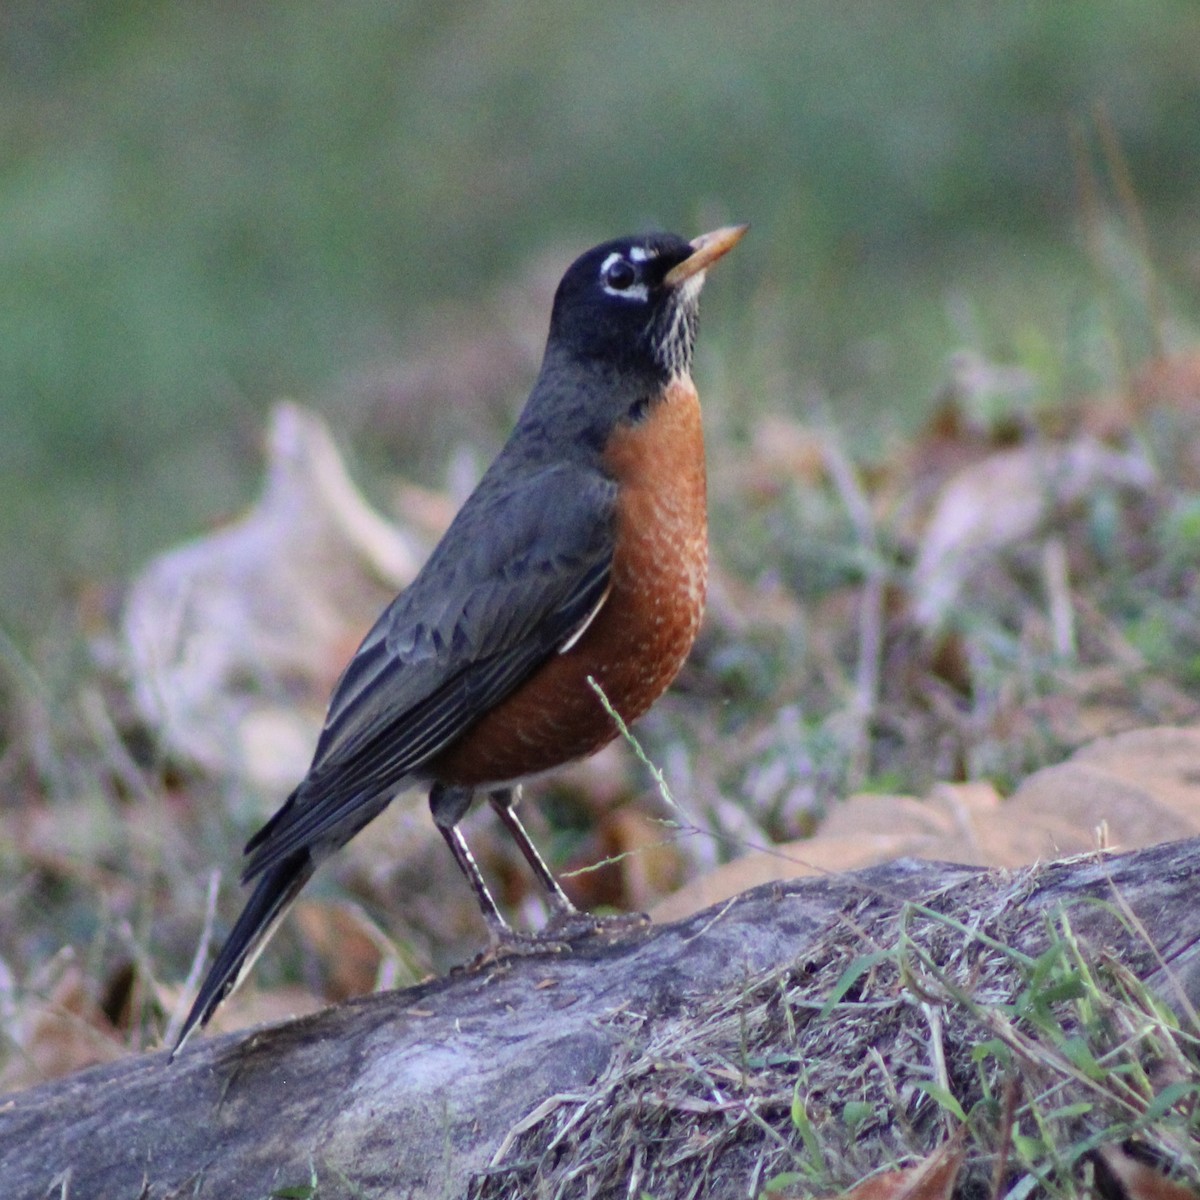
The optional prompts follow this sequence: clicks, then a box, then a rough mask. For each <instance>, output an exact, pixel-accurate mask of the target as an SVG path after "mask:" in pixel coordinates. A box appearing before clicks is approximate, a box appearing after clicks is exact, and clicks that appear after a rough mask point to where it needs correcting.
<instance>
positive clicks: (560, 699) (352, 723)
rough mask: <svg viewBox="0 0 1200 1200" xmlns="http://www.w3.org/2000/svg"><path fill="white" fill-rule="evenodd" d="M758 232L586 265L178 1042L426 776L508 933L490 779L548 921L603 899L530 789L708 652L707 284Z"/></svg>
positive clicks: (338, 725)
mask: <svg viewBox="0 0 1200 1200" xmlns="http://www.w3.org/2000/svg"><path fill="white" fill-rule="evenodd" d="M748 228H749V226H747V225H730V226H724V227H722V228H719V229H715V230H713V231H712V232H710V233H705V234H702V235H700V236H699V237H696V238H693V239H691V240H687V239H685V238H683V237H681V236H679V235H677V234H670V233H647V234H642V235H639V236H633V237H624V238H618V239H615V240H612V241H607V242H604V243H602V244H601V245H598V246H595V247H593V248H592V249H591V250H588V251H586V252H585V253H584V254H582V255H580V257H579V258H577V259H576V260H575V261H574V262H573V263H572V264H571V265H570V267H568V269H567V271H566V272H565V274H564V275H563V277H562V280H561V281H560V283H559V285H558V288H557V290H556V292H555V295H554V301H553V305H552V308H551V315H550V328H549V334H548V336H547V339H546V346H545V351H544V355H543V359H542V364H541V367H540V369H539V371H538V374H537V377H536V380H535V382H534V385H533V389H532V391H531V392H530V395H529V398H528V400H527V401H526V403H525V405H524V407H523V409H522V410H521V412H520V415H519V416H518V418H517V421H516V424H515V426H514V427H513V430H512V433H511V434H510V436H509V438H508V440H507V441H506V442H505V444H504V446H503V447H502V448H501V450H500V452H499V454H498V455H497V457H496V458H495V460H494V461H493V462H492V464H491V465H490V466H489V467H488V469H487V470H486V471H485V472H484V474H483V476H482V477H481V479H480V481H479V483H478V485H477V486H476V487H475V489H474V491H473V492H472V493H471V494H470V496H469V497H468V498H467V500H466V501H465V502H464V503H463V505H462V507H461V509H459V511H458V513H457V515H456V516H455V518H454V519H453V521H452V522H451V524H450V525H449V527H448V528H447V530H446V532H445V534H444V535H443V536H442V538H441V540H440V541H439V542H438V544H437V545H436V546H435V548H434V549H433V551H432V553H431V554H430V556H429V558H428V560H427V561H426V563H425V565H424V566H423V567H422V568H421V570H420V571H419V572H418V574H417V575H416V577H415V578H414V579H413V581H412V582H411V583H410V584H409V586H408V587H407V588H406V589H405V590H404V591H402V592H401V593H400V595H399V596H397V597H396V599H395V600H393V601H392V603H391V604H390V605H389V606H388V607H387V608H386V609H385V610H384V612H383V613H382V615H381V616H380V617H379V619H378V621H377V622H376V623H375V625H374V626H373V627H372V629H371V630H370V632H368V633H367V635H366V637H365V638H364V640H363V642H362V644H361V646H360V647H359V648H358V650H357V651H356V652H355V654H354V656H353V657H352V658H351V659H350V661H349V663H348V664H347V666H346V668H345V670H344V671H343V673H342V675H341V677H340V679H339V680H338V682H337V684H336V685H335V687H334V690H333V694H332V697H331V699H330V703H329V708H328V712H327V715H326V719H325V723H324V727H323V729H322V732H321V734H320V736H319V738H318V741H317V746H316V750H315V752H314V754H313V759H312V763H311V765H310V766H309V768H308V771H307V772H306V774H305V775H304V778H303V779H302V780H301V782H300V783H299V785H298V786H297V787H296V788H295V790H294V791H293V792H292V793H291V795H290V796H288V798H287V800H286V801H285V802H284V803H283V805H282V806H281V807H280V808H279V810H278V811H277V812H276V813H275V814H274V816H272V817H271V818H270V819H269V820H268V821H267V822H266V824H265V825H264V826H263V827H262V828H261V829H260V830H259V831H258V832H257V833H256V834H255V835H254V836H253V837H252V838H251V839H250V841H249V842H248V843H247V845H246V848H245V859H244V871H243V874H242V882H243V884H244V885H245V884H251V883H253V884H254V890H253V892H252V893H251V894H250V897H249V899H248V900H247V901H246V903H245V906H244V908H243V909H242V911H241V914H240V916H239V917H238V918H237V920H236V922H235V923H234V926H233V929H232V930H231V931H230V933H229V935H228V937H227V939H226V940H225V942H224V944H223V945H222V947H221V949H220V950H219V951H218V953H217V956H216V959H215V961H214V962H213V965H212V967H211V968H210V969H209V971H208V973H207V975H206V976H205V978H204V980H203V982H202V984H201V986H200V989H199V991H198V993H197V995H196V998H195V1001H194V1003H193V1005H192V1007H191V1010H190V1012H189V1013H188V1016H187V1018H186V1020H185V1021H184V1023H183V1025H182V1026H181V1029H180V1033H179V1036H178V1038H177V1040H176V1042H175V1046H174V1049H173V1050H172V1051H171V1057H172V1058H174V1056H175V1055H176V1054H177V1053H178V1052H179V1051H180V1050H181V1049H182V1047H183V1045H184V1043H185V1042H186V1041H187V1040H188V1038H189V1037H190V1036H191V1035H192V1034H193V1033H194V1032H195V1031H196V1030H197V1029H198V1028H203V1026H205V1025H206V1024H207V1023H208V1021H209V1019H210V1018H211V1017H212V1015H213V1013H214V1012H215V1011H216V1010H217V1008H218V1007H219V1006H220V1004H221V1003H222V1002H223V1001H224V1000H225V999H226V998H227V997H228V996H229V995H230V993H231V992H233V990H234V989H235V988H236V987H237V986H238V984H239V983H240V982H241V980H242V979H243V978H244V977H245V975H246V974H247V972H248V971H249V970H250V968H251V967H252V966H253V964H254V962H255V960H256V959H257V956H258V954H259V953H260V952H261V950H262V949H263V947H264V946H265V945H266V943H267V941H268V940H269V939H270V937H271V935H272V934H273V933H274V931H275V929H276V928H277V927H278V925H279V923H280V921H281V920H282V919H283V918H284V916H285V915H286V914H287V912H288V909H289V908H290V907H291V905H292V903H293V902H294V901H295V899H296V897H297V896H298V895H299V893H300V891H301V889H302V888H303V887H304V885H305V884H306V883H307V882H308V880H309V879H310V878H311V877H312V874H313V872H314V871H315V870H316V868H317V866H318V865H319V864H320V863H321V862H322V861H323V860H324V859H326V858H328V857H329V855H331V854H332V853H333V852H334V851H336V850H338V849H340V848H341V847H342V846H344V845H345V844H346V843H347V842H348V841H350V839H351V838H352V837H354V836H355V835H356V834H357V833H358V832H359V831H360V830H362V829H363V828H364V827H365V826H366V825H368V824H369V823H370V822H371V821H372V820H373V819H374V818H375V817H377V816H378V815H379V814H380V813H381V812H382V811H383V810H384V809H385V808H386V807H387V806H388V804H389V803H390V802H391V800H392V799H393V797H394V796H395V795H396V794H397V793H399V792H401V791H404V790H407V789H409V788H412V787H417V786H421V787H427V788H428V789H429V792H428V794H429V806H430V812H431V815H432V817H433V821H434V824H435V826H436V827H437V829H438V830H439V832H440V833H441V835H442V837H443V838H444V839H445V841H446V844H447V845H448V846H449V848H450V852H451V853H452V854H453V856H454V859H455V861H456V862H457V864H458V866H459V868H460V870H461V871H462V873H463V875H464V876H465V877H466V879H467V881H468V883H469V884H470V887H471V889H472V891H473V892H474V895H475V899H476V901H477V903H478V905H479V908H480V911H481V913H482V916H483V919H484V922H485V924H486V926H487V930H488V935H489V941H490V943H491V945H492V947H493V948H494V949H502V948H504V947H505V946H514V945H515V944H516V943H517V942H519V941H520V940H521V938H522V937H529V936H530V935H521V934H517V933H516V932H515V931H514V930H513V929H512V928H511V927H510V926H509V924H508V922H507V921H506V920H505V919H504V916H503V915H502V913H501V912H500V909H499V908H498V906H497V904H496V901H495V900H494V899H493V897H492V894H491V892H490V891H489V890H488V887H487V884H486V883H485V881H484V878H483V876H482V874H481V872H480V870H479V867H478V866H477V864H476V862H475V859H474V857H473V856H472V854H471V851H470V848H469V847H468V845H467V842H466V839H465V838H464V837H463V834H462V832H461V830H460V829H459V827H458V826H459V822H460V821H461V820H462V819H463V817H464V816H465V815H466V813H467V811H468V809H469V808H470V807H471V805H472V803H473V802H474V801H475V799H476V798H477V797H479V796H481V795H482V796H486V798H487V800H488V802H489V803H490V805H491V807H492V809H493V810H494V811H495V813H496V815H497V816H498V817H499V819H500V821H501V823H502V824H503V826H504V827H505V829H506V830H507V831H508V833H509V835H510V836H511V837H512V838H513V839H514V841H515V842H516V844H517V846H518V848H519V849H520V850H521V853H522V855H523V856H524V858H525V859H526V861H527V862H528V864H529V867H530V869H531V871H532V872H533V874H534V876H535V877H536V879H537V880H538V883H539V885H540V886H541V888H542V889H543V890H544V892H545V894H546V898H547V903H548V906H549V909H550V912H551V915H550V919H549V921H548V922H547V926H546V929H545V930H544V931H543V935H544V936H552V935H553V934H555V933H556V932H560V931H562V930H567V929H572V928H575V926H574V925H573V922H575V921H576V919H577V918H581V917H585V914H579V913H578V912H577V910H576V909H575V907H574V906H573V905H572V903H571V901H570V900H569V899H568V898H567V896H566V894H565V893H564V892H563V890H562V888H561V887H560V886H559V884H558V882H557V881H556V880H555V878H554V876H553V874H552V873H551V871H550V869H549V868H548V867H547V866H546V864H545V863H544V862H543V860H542V858H541V856H540V855H539V853H538V851H537V849H536V847H535V846H534V844H533V842H532V841H531V840H530V838H529V835H528V834H527V833H526V831H525V829H524V826H523V825H522V824H521V821H520V819H519V818H518V815H517V805H518V803H519V800H520V785H521V783H522V782H523V781H525V780H528V779H530V778H532V777H534V776H538V775H541V774H543V773H544V772H548V771H550V770H552V769H554V768H555V767H558V766H561V765H563V764H565V763H568V762H572V761H574V760H577V759H581V758H584V757H586V756H588V755H590V754H593V753H595V752H596V751H598V750H600V749H601V748H602V747H604V746H605V745H607V744H608V743H609V742H610V741H612V740H613V739H614V738H615V737H616V736H617V734H618V725H617V722H616V721H615V720H614V719H613V716H612V713H611V712H610V711H609V710H608V708H606V705H605V701H607V704H608V705H609V706H611V708H612V710H613V711H615V712H616V713H617V714H618V715H619V716H620V718H621V720H622V721H623V722H625V723H628V722H631V721H633V720H635V719H636V718H637V717H639V716H641V715H642V714H643V713H644V712H646V710H647V709H649V708H650V706H651V705H652V704H653V703H654V702H655V701H656V700H657V699H658V698H659V697H660V696H661V695H662V693H663V692H664V691H665V690H666V688H667V687H668V686H669V685H670V683H671V682H672V680H673V679H674V678H675V676H676V674H677V673H678V672H679V669H680V668H681V667H682V665H683V663H684V660H685V659H686V658H687V655H688V653H689V651H690V650H691V648H692V643H693V641H694V640H695V637H696V633H697V630H698V628H699V625H700V620H701V616H702V614H703V610H704V601H705V591H706V586H707V576H708V534H707V499H706V465H705V451H704V434H703V426H702V421H701V413H700V402H699V397H698V395H697V392H696V387H695V384H694V383H693V381H692V376H691V366H692V354H693V348H694V346H695V340H696V329H697V315H698V308H699V305H698V301H699V296H700V290H701V288H702V287H703V284H704V280H705V275H706V272H707V270H708V268H709V267H711V266H712V265H713V264H714V263H715V262H716V261H717V260H718V259H720V258H722V257H723V256H724V255H725V254H726V253H728V252H729V251H730V250H731V249H732V248H733V247H734V246H735V245H736V244H737V243H738V242H739V241H740V240H741V238H742V237H743V235H744V234H745V233H746V231H747V229H748ZM600 693H602V694H603V697H604V700H602V699H601V695H600ZM533 937H534V938H536V937H537V935H533Z"/></svg>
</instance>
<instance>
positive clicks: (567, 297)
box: [550, 225, 749, 378]
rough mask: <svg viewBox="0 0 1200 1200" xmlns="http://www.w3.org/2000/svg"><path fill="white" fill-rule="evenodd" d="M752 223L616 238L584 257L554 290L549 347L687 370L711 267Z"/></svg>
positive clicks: (631, 365)
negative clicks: (689, 235) (691, 234)
mask: <svg viewBox="0 0 1200 1200" xmlns="http://www.w3.org/2000/svg"><path fill="white" fill-rule="evenodd" d="M748 228H749V226H747V225H729V226H726V227H724V228H722V229H716V230H714V231H713V232H712V233H705V234H701V236H700V237H698V238H694V239H693V240H692V241H690V242H689V241H686V240H685V239H684V238H681V237H679V236H677V235H676V234H673V233H650V234H644V235H642V236H641V237H625V238H616V239H615V240H613V241H611V242H604V243H603V244H602V245H599V246H596V247H594V248H593V249H591V250H589V251H587V252H586V253H585V254H582V255H580V257H579V258H577V259H576V260H575V261H574V262H573V263H572V264H571V266H570V267H568V268H567V272H566V274H565V275H564V276H563V278H562V282H561V283H560V284H559V285H558V291H557V292H556V293H555V297H554V311H553V313H552V314H551V317H550V347H551V348H552V350H553V351H555V352H556V353H562V354H566V355H567V356H569V357H572V358H575V359H583V360H595V361H600V362H602V363H604V364H605V365H606V366H609V367H611V368H615V369H617V370H637V371H638V372H639V373H647V374H656V375H660V376H663V377H665V378H669V377H671V376H673V375H680V374H685V373H686V372H688V371H689V370H690V369H691V363H692V347H693V345H694V343H695V339H696V313H697V308H698V301H699V297H700V289H701V288H702V287H703V286H704V274H705V271H706V270H707V269H708V267H710V266H711V265H712V264H713V263H714V262H716V261H717V259H719V258H720V257H722V255H724V254H726V253H727V252H728V251H730V250H732V249H733V247H734V246H735V245H737V243H738V242H739V241H740V240H741V238H742V236H743V234H745V232H746V230H747V229H748Z"/></svg>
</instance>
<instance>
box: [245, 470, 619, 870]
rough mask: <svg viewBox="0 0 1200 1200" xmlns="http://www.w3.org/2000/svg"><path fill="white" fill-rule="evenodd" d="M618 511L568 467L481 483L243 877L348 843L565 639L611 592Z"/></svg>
mask: <svg viewBox="0 0 1200 1200" xmlns="http://www.w3.org/2000/svg"><path fill="white" fill-rule="evenodd" d="M486 482H487V481H486V480H485V484H486ZM480 500H483V501H485V503H479V501H480ZM614 503H615V488H614V486H613V484H612V483H611V482H610V481H609V480H607V479H606V478H605V477H604V476H602V475H600V474H598V473H596V472H592V471H585V470H583V469H582V468H579V467H575V466H572V465H566V464H560V465H557V466H553V467H547V468H543V469H541V470H539V471H536V472H530V473H529V474H528V475H526V476H525V478H524V480H523V481H522V483H521V484H520V485H518V486H515V487H514V485H513V479H512V476H511V475H510V476H509V477H508V479H507V481H506V486H505V488H504V490H503V491H502V492H501V491H499V490H497V491H496V492H494V493H492V494H491V495H489V494H488V492H487V489H486V487H485V486H482V485H481V488H480V490H479V491H477V492H476V493H475V495H474V496H473V497H472V500H471V501H468V503H467V505H466V506H464V508H463V510H462V512H461V513H460V514H459V516H458V517H457V518H456V520H455V522H454V524H453V525H452V526H451V528H450V530H449V531H447V534H446V536H445V537H444V538H443V540H442V542H441V543H440V544H439V545H438V547H437V549H436V550H435V551H434V553H433V555H432V556H431V558H430V560H429V562H428V563H427V564H426V566H425V568H424V570H422V572H421V573H420V574H419V575H418V576H417V578H416V579H415V580H414V581H413V583H412V584H411V585H410V586H409V587H408V588H407V589H406V590H405V591H404V592H403V593H401V595H400V596H398V597H397V598H396V600H395V601H393V603H392V605H391V606H390V607H389V608H388V609H387V611H386V612H385V613H384V614H383V615H382V616H381V617H380V619H379V621H377V622H376V624H375V627H374V628H373V629H372V630H371V632H370V633H369V634H368V635H367V637H366V639H365V640H364V642H363V644H362V646H361V648H360V649H359V651H358V653H357V654H356V655H355V656H354V658H353V660H352V661H351V662H350V664H349V666H347V668H346V670H345V672H344V674H343V675H342V678H341V679H340V680H339V682H338V685H337V688H336V689H335V691H334V695H333V699H332V701H331V702H330V706H329V714H328V716H327V718H326V723H325V729H324V731H323V732H322V734H321V739H320V741H319V743H318V745H317V751H316V754H315V756H314V758H313V763H312V766H311V767H310V768H309V772H308V775H307V776H306V778H305V779H304V781H303V782H302V783H301V784H300V786H299V787H298V788H297V789H296V791H295V792H294V793H293V794H292V796H291V797H289V799H288V802H287V804H285V805H284V806H283V808H281V809H280V810H279V812H278V813H276V814H275V816H274V817H273V818H272V819H271V820H270V821H269V822H268V823H267V824H266V825H265V826H264V827H263V829H261V830H260V831H259V833H258V834H256V835H255V837H254V838H253V839H252V840H251V842H250V843H249V844H248V845H247V847H246V852H247V854H248V855H249V859H248V861H247V864H246V870H245V878H252V877H254V876H256V875H259V874H261V872H263V871H264V870H266V869H268V868H269V867H271V866H272V865H273V864H275V863H277V862H279V861H282V860H283V859H284V858H286V857H287V856H288V855H290V854H294V853H295V852H296V851H297V850H299V849H302V848H318V849H326V848H327V849H333V848H336V846H340V845H343V844H344V843H345V842H346V841H347V840H348V839H349V838H350V837H352V836H353V835H354V834H355V833H356V832H357V831H358V830H359V829H360V828H362V826H363V825H365V824H366V823H367V821H369V820H370V819H371V818H372V817H374V816H375V815H376V814H377V813H378V812H379V811H380V809H381V808H382V807H383V806H384V805H385V804H386V803H387V801H388V800H389V799H390V798H391V795H392V794H393V792H395V790H396V789H397V788H398V787H399V786H400V785H401V784H402V783H403V782H404V781H405V780H406V779H407V778H409V777H410V776H412V775H413V774H418V775H419V773H420V768H421V765H422V764H423V763H425V762H427V761H428V760H429V759H430V758H431V757H433V755H435V754H436V753H437V752H438V751H439V750H441V749H442V748H443V747H445V746H446V745H448V744H449V743H450V742H452V741H453V740H454V739H455V738H456V737H458V736H459V735H460V734H462V733H463V732H465V730H466V729H467V728H468V727H469V726H470V725H471V724H472V723H473V722H474V721H475V720H476V719H477V718H478V717H480V716H481V715H483V713H485V712H486V711H487V710H488V709H489V708H491V707H493V706H494V705H495V704H496V703H497V702H498V701H499V700H500V699H502V698H503V697H504V696H505V695H507V694H508V693H509V692H510V691H512V690H513V688H515V687H516V686H517V685H518V684H519V683H521V681H522V680H523V679H525V678H526V677H527V676H528V675H529V673H530V672H531V671H533V670H534V669H535V668H536V667H537V665H538V664H539V663H541V662H543V661H544V660H545V659H546V658H547V657H549V656H550V655H552V654H554V653H556V652H557V650H558V649H559V648H560V647H561V646H562V645H563V644H564V643H565V642H567V641H568V640H569V639H570V638H571V637H572V635H573V634H574V633H575V631H576V630H577V629H578V628H579V627H580V626H581V625H582V624H583V623H585V622H586V621H587V620H588V619H589V618H590V617H591V615H592V614H593V612H594V610H595V609H596V607H597V605H598V604H599V603H600V602H601V601H602V599H603V596H604V594H605V592H606V590H607V588H608V585H609V572H610V568H611V565H612V552H613V545H612V543H613V533H612V518H613V508H614Z"/></svg>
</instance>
